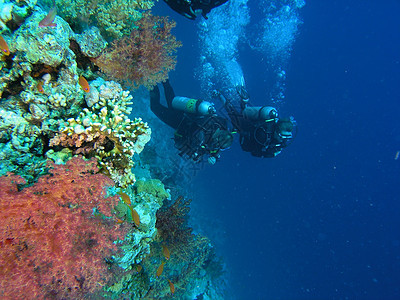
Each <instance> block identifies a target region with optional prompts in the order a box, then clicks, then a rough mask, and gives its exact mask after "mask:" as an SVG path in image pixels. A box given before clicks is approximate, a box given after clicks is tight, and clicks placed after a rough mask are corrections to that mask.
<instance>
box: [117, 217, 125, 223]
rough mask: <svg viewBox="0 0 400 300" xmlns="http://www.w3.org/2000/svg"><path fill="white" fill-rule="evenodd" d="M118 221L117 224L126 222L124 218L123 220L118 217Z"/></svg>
mask: <svg viewBox="0 0 400 300" xmlns="http://www.w3.org/2000/svg"><path fill="white" fill-rule="evenodd" d="M116 222H117V224H122V223H124V220H121V219H118V218H117V221H116Z"/></svg>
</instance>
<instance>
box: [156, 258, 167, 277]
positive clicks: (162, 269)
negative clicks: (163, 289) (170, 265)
mask: <svg viewBox="0 0 400 300" xmlns="http://www.w3.org/2000/svg"><path fill="white" fill-rule="evenodd" d="M164 264H165V261H163V262H162V263H161V265H160V266H159V267H158V269H157V273H156V275H157V277H160V276H161V274H162V272H163V271H164Z"/></svg>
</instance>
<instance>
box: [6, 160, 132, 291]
mask: <svg viewBox="0 0 400 300" xmlns="http://www.w3.org/2000/svg"><path fill="white" fill-rule="evenodd" d="M48 167H49V168H50V171H49V172H50V175H45V176H43V177H41V178H40V179H39V181H38V182H37V183H36V184H35V185H33V186H31V187H27V188H24V189H22V190H21V191H19V189H18V185H19V184H23V183H24V180H23V179H22V178H21V177H20V176H16V175H8V176H3V177H0V214H1V216H0V223H1V226H0V228H1V231H0V232H1V234H0V252H1V255H0V277H1V278H2V280H1V281H0V295H1V297H15V296H16V295H18V296H19V297H22V298H23V295H25V296H26V297H27V298H30V299H34V298H43V297H48V296H50V295H52V296H56V297H57V298H64V297H68V298H74V297H79V296H80V295H82V294H85V293H88V292H91V293H92V292H94V291H96V290H98V289H100V288H101V285H104V284H105V283H106V282H107V280H108V279H109V278H110V275H111V274H110V273H109V272H108V271H107V269H108V266H107V264H106V260H105V258H107V257H109V256H111V253H112V252H111V251H112V250H116V246H115V244H114V243H113V241H115V240H117V239H122V238H123V237H124V235H125V233H126V230H125V229H124V227H123V225H117V224H116V222H115V218H110V217H111V216H112V214H111V211H112V208H113V207H114V206H115V205H116V204H117V202H118V197H116V196H114V197H108V198H105V195H106V190H105V189H106V187H107V186H110V185H113V182H112V181H111V180H110V179H109V178H108V177H106V176H105V175H102V174H99V173H98V168H97V163H96V161H95V160H94V159H92V160H90V161H84V160H82V159H81V158H77V157H76V158H72V159H71V160H70V161H68V162H67V164H66V165H65V166H64V165H55V164H54V163H51V162H49V163H48ZM106 217H107V218H106Z"/></svg>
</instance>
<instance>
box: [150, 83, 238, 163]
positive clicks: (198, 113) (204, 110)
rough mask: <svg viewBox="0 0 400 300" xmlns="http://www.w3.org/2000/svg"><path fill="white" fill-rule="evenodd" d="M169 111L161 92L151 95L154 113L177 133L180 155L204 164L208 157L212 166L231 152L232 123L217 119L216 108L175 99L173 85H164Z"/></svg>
mask: <svg viewBox="0 0 400 300" xmlns="http://www.w3.org/2000/svg"><path fill="white" fill-rule="evenodd" d="M163 87H164V94H165V99H166V101H167V107H165V106H163V105H161V103H160V90H159V88H158V86H155V87H154V89H153V90H151V91H150V108H151V111H152V112H153V113H154V114H155V115H156V116H157V117H158V118H159V119H160V120H161V121H163V122H164V123H165V124H167V125H169V126H170V127H172V128H173V129H175V130H176V131H175V134H174V141H175V147H176V148H177V149H178V150H179V155H180V156H182V157H187V158H189V159H192V160H193V161H194V162H200V161H202V159H203V158H204V157H207V160H208V162H209V163H210V164H215V162H216V161H217V159H219V158H220V152H221V151H222V150H225V149H227V148H229V147H230V146H231V145H232V142H233V135H232V133H231V132H230V131H229V130H228V120H227V119H225V118H223V117H220V116H217V114H216V110H215V108H214V106H213V105H212V104H211V103H210V102H207V101H202V100H197V99H191V98H187V97H179V96H177V97H176V96H175V93H174V90H173V89H172V86H171V85H170V83H169V81H168V80H167V81H166V82H163Z"/></svg>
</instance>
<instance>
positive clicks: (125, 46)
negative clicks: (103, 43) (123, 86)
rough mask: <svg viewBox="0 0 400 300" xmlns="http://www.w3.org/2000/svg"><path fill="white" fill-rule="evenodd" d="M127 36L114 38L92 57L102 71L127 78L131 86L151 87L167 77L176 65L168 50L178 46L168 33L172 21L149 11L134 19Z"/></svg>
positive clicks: (171, 50) (171, 26)
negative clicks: (96, 55)
mask: <svg viewBox="0 0 400 300" xmlns="http://www.w3.org/2000/svg"><path fill="white" fill-rule="evenodd" d="M135 24H136V26H137V29H133V30H132V31H131V33H130V36H125V37H122V38H121V39H118V40H115V41H114V42H113V43H112V45H111V46H110V47H109V48H106V50H105V51H104V52H103V53H102V54H101V55H100V56H99V57H97V58H95V59H92V61H93V62H94V63H95V64H96V65H97V66H98V67H99V68H100V69H101V71H102V72H104V73H105V74H106V75H108V76H111V77H112V78H114V79H119V80H122V81H128V83H130V84H131V85H133V86H134V87H138V86H140V85H143V86H145V87H146V88H152V87H153V86H154V85H156V84H157V83H159V82H162V81H164V80H166V79H167V78H168V72H169V71H171V70H173V69H174V68H175V65H176V58H175V56H173V55H172V54H173V53H175V52H176V49H177V48H178V47H180V46H181V43H180V42H178V41H177V40H176V39H175V37H174V36H173V35H172V34H171V29H172V28H173V27H175V22H174V21H169V20H168V18H166V17H158V16H153V15H151V14H149V13H145V14H143V17H142V18H141V19H140V20H139V21H137V22H136V23H135Z"/></svg>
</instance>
